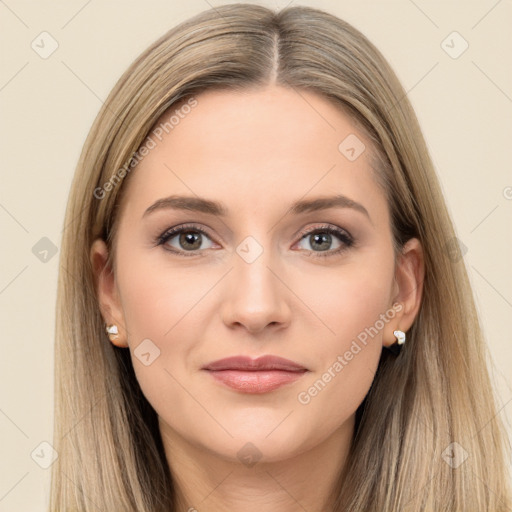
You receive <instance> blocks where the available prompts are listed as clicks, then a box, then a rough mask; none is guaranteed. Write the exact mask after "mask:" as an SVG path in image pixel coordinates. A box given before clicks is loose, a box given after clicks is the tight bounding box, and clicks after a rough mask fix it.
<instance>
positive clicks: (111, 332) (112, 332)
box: [105, 324, 119, 341]
mask: <svg viewBox="0 0 512 512" xmlns="http://www.w3.org/2000/svg"><path fill="white" fill-rule="evenodd" d="M105 331H106V332H107V334H108V339H109V340H110V341H115V340H117V339H118V338H119V330H118V329H117V325H115V324H113V325H107V326H106V327H105Z"/></svg>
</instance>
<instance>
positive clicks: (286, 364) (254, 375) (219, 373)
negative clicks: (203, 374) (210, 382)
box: [202, 356, 309, 393]
mask: <svg viewBox="0 0 512 512" xmlns="http://www.w3.org/2000/svg"><path fill="white" fill-rule="evenodd" d="M202 370H205V371H207V372H208V373H209V374H210V375H211V376H212V377H213V378H214V379H215V380H216V381H218V382H220V383H221V384H223V385H225V386H228V387H230V388H232V389H235V390H236V391H240V392H242V393H267V392H270V391H273V390H275V389H278V388H280V387H282V386H284V385H286V384H291V383H292V382H295V381H296V380H298V379H300V378H301V377H302V376H303V375H304V374H305V373H307V372H308V371H309V370H308V369H307V368H305V367H304V366H302V365H300V364H298V363H295V362H294V361H290V360H289V359H284V358H282V357H277V356H262V357H259V358H257V359H251V358H250V357H246V356H235V357H228V358H226V359H220V360H218V361H214V362H212V363H209V364H207V365H206V366H204V367H203V368H202Z"/></svg>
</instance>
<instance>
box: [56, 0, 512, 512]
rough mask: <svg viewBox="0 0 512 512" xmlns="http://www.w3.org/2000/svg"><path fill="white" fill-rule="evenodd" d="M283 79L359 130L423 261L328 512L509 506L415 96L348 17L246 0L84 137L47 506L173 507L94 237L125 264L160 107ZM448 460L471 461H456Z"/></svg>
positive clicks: (492, 411) (73, 197) (487, 392)
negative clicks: (400, 341) (104, 301)
mask: <svg viewBox="0 0 512 512" xmlns="http://www.w3.org/2000/svg"><path fill="white" fill-rule="evenodd" d="M273 81H275V82H276V83H277V84H279V85H282V86H284V87H292V88H294V89H295V90H297V91H298V92H300V90H301V89H302V90H306V89H307V90H310V91H313V92H317V93H319V94H321V95H323V96H325V97H327V98H329V99H330V100H331V101H332V102H333V103H335V104H336V105H339V106H340V107H341V108H343V109H345V111H346V112H348V113H349V115H350V116H351V117H352V119H353V120H354V122H357V123H358V125H359V126H361V127H362V129H363V130H364V131H365V133H366V135H367V136H368V137H369V138H370V140H371V141H372V145H373V150H374V154H375V155H377V170H378V176H379V178H380V179H381V181H382V183H383V186H384V188H385V191H386V194H387V198H388V203H389V208H390V211H391V218H392V231H393V237H394V242H395V245H396V247H397V248H400V247H401V246H402V244H403V243H404V242H405V241H407V240H408V239H409V238H410V237H412V236H416V237H418V238H419V240H420V241H421V243H422V245H423V249H424V255H425V269H426V275H425V280H424V292H423V299H422V305H421V308H420V311H419V314H418V317H417V319H416V320H415V322H414V325H413V327H412V328H411V330H410V331H409V333H408V340H407V344H406V346H405V348H404V349H403V350H402V352H401V353H400V354H399V355H398V356H395V355H394V354H391V353H390V352H389V351H386V350H384V351H383V354H382V357H381V361H380V364H379V367H378V370H377V373H376V376H375V379H374V382H373V384H372V387H371V389H370V392H369V393H368V395H367V397H366V398H365V400H364V401H363V403H362V404H361V406H360V407H359V409H358V411H357V421H356V430H355V434H354V438H353V442H352V445H351V451H350V454H349V458H348V461H347V464H346V467H345V468H344V471H343V473H342V474H340V477H339V484H338V486H337V488H336V489H335V491H334V492H335V494H334V497H335V502H336V506H335V511H336V512H341V511H345V512H347V511H361V512H363V511H364V512H368V511H374V510H375V511H379V512H396V511H405V510H410V511H420V510H422V511H423V510H424V511H435V512H441V511H447V512H448V511H449V512H456V511H478V512H485V511H487V512H498V511H501V510H510V509H509V508H507V507H510V506H511V503H510V495H509V489H508V484H507V476H506V469H505V468H506V466H505V453H506V450H507V449H508V448H509V446H508V445H507V437H506V435H505V432H504V430H503V427H502V425H501V423H500V421H499V418H498V415H497V407H496V403H495V399H494V396H493V392H492V387H491V383H490V379H489V374H488V370H487V366H486V365H487V363H486V356H487V353H486V349H485V345H484V341H483V339H482V334H481V328H480V325H479V321H478V317H477V312H476V309H475V305H474V300H473V296H472V292H471V289H470V285H469V281H468V276H467V273H466V268H465V264H464V260H463V259H462V258H461V255H460V254H459V253H458V246H457V244H456V243H454V241H456V239H455V234H454V229H453V226H452V223H451V220H450V218H449V215H448V213H447V209H446V206H445V203H444V199H443V197H442V194H441V191H440V187H439V184H438V181H437V178H436V175H435V172H434V169H433V164H432V162H431V159H430V156H429V154H428V151H427V148H426V145H425V142H424V139H423V136H422V134H421V131H420V127H419V125H418V122H417V119H416V116H415V114H414V112H413V110H412V107H411V105H410V103H409V101H408V99H407V97H406V93H405V91H404V90H403V88H402V86H401V85H400V83H399V81H398V79H397V77H396V76H395V74H394V72H393V71H392V69H391V68H390V66H389V64H388V63H387V62H386V60H385V59H384V57H383V56H382V55H381V54H380V52H379V51H378V50H377V49H376V48H375V47H374V46H373V45H372V44H371V43H370V42H369V41H368V40H367V39H366V37H365V36H364V35H362V34H361V33H360V32H359V31H358V30H356V29H355V28H354V27H352V26H351V25H349V24H348V23H346V22H344V21H342V20H340V19H338V18H337V17H335V16H333V15H331V14H328V13H326V12H324V11H321V10H317V9H313V8H310V7H289V8H286V9H284V10H282V11H280V12H273V11H271V10H269V9H267V8H264V7H261V6H256V5H250V4H234V5H225V6H220V7H216V8H214V9H211V10H208V11H205V12H203V13H201V14H199V15H197V16H195V17H193V18H191V19H189V20H188V21H186V22H184V23H182V24H180V25H179V26H177V27H175V28H173V29H172V30H170V31H169V32H167V33H166V34H165V35H163V36H162V37H161V38H160V39H158V40H157V41H156V42H155V43H154V44H152V45H151V46H150V47H149V48H148V49H147V50H146V51H144V52H143V53H142V54H141V55H140V56H139V57H138V58H137V59H136V60H135V62H134V63H133V64H132V65H131V66H130V68H129V69H128V70H127V71H126V72H125V73H124V75H123V76H122V77H121V79H120V80H119V81H118V83H117V84H116V85H115V87H114V89H113V90H112V92H111V93H110V95H109V97H108V99H107V100H106V101H105V103H104V105H103V107H102V108H101V111H100V112H99V114H98V116H97V118H96V120H95V122H94V125H93V127H92V129H91V131H90V133H89V136H88V138H87V140H86V142H85V145H84V148H83V151H82V154H81V157H80V160H79V163H78V167H77V169H76V173H75V177H74V181H73V184H72V189H71V192H70V196H69V201H68V206H67V211H66V218H65V229H64V233H63V240H62V247H61V257H60V269H59V283H58V303H57V321H56V346H55V371H56V374H55V377H56V383H55V427H54V447H55V449H56V450H57V452H58V454H59V457H58V459H57V461H56V462H55V463H54V465H53V467H52V487H51V498H50V510H51V511H63V510H80V511H84V512H85V511H93V510H94V511H96V510H98V509H99V510H105V511H121V510H122V511H124V512H128V511H138V512H154V511H159V510H166V511H170V510H175V488H174V484H173V479H172V477H171V474H170V472H169V468H168V465H167V462H166V459H165V456H164V450H163V446H162V440H161V437H160V433H159V429H158V423H157V416H156V412H155V411H154V410H153V409H152V407H151V406H150V405H149V403H148V402H147V400H146V399H145V397H144V395H143V394H142V392H141V390H140V387H139V385H138V382H137V379H136V378H135V375H134V371H133V367H132V364H131V359H130V354H129V353H128V351H126V350H125V349H120V348H118V347H115V346H114V345H113V344H112V343H110V342H109V340H108V338H107V337H106V334H105V331H104V322H103V318H102V316H101V314H100V309H99V305H98V300H97V296H96V292H95V285H94V279H93V272H92V267H91V263H90V260H89V251H90V247H91V244H92V242H93V241H94V239H96V238H97V237H102V238H103V239H104V240H106V241H107V244H108V245H109V248H110V254H111V257H112V258H113V261H112V263H114V264H115V258H114V257H113V256H112V255H113V254H114V253H113V248H114V244H113V241H114V235H115V233H116V229H117V224H116V223H117V220H118V218H119V215H118V211H119V204H120V199H121V197H122V191H123V190H124V181H126V180H127V179H129V176H130V171H131V169H132V168H133V163H134V160H133V159H134V155H136V151H137V149H138V148H139V147H140V145H141V144H142V143H143V142H144V140H145V139H146V137H147V135H148V133H149V132H150V130H151V129H152V127H153V126H154V124H155V122H156V121H157V119H158V118H159V117H160V116H161V115H162V114H163V113H164V112H165V111H167V110H168V109H169V108H170V107H171V106H172V107H174V106H176V105H177V104H178V103H179V102H182V101H185V100H186V99H187V98H191V97H193V96H196V95H198V94H199V93H200V92H201V91H204V90H207V89H212V88H224V89H230V88H237V89H242V88H245V87H258V86H264V85H267V84H268V83H272V82H273ZM108 183H110V185H107V186H106V185H105V184H108ZM447 244H448V245H447ZM452 443H457V444H452ZM454 454H457V457H459V459H460V460H462V459H464V458H465V457H466V456H467V459H466V460H464V462H463V463H461V464H452V463H451V461H452V460H453V457H454ZM459 462H460V461H459Z"/></svg>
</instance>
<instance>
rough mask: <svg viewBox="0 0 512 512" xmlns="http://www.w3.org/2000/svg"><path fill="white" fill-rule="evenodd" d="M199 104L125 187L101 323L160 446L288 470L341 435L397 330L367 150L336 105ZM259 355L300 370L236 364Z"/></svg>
mask: <svg viewBox="0 0 512 512" xmlns="http://www.w3.org/2000/svg"><path fill="white" fill-rule="evenodd" d="M196 100H197V103H196V104H194V106H192V107H191V108H185V109H183V108H182V109H181V110H180V111H179V112H178V113H176V115H175V117H174V118H173V120H171V121H169V118H170V116H171V115H172V114H173V113H174V110H175V109H172V112H170V113H168V114H167V115H165V116H163V117H162V119H161V122H162V123H165V122H168V124H167V125H164V124H162V125H160V129H159V128H158V127H157V128H156V131H154V132H153V133H152V134H151V136H150V137H151V142H150V139H148V141H147V142H148V144H146V146H147V148H148V150H147V152H146V151H145V152H144V153H145V156H143V158H142V160H141V162H140V163H139V164H138V166H137V167H136V168H135V170H133V171H132V175H131V176H130V180H129V182H128V183H127V184H126V186H127V190H125V191H124V192H125V196H124V198H123V208H122V211H121V217H120V223H119V231H118V233H117V239H116V243H117V246H116V251H117V253H116V258H117V259H116V268H115V282H114V281H111V282H110V284H109V281H108V279H109V278H108V277H104V278H103V281H101V283H102V284H100V299H101V302H102V304H103V305H104V312H105V315H104V316H105V318H106V319H107V320H109V321H110V322H112V323H117V324H118V325H119V326H120V339H119V341H118V342H117V343H116V344H118V345H120V346H129V349H130V352H131V355H132V360H133V366H134V369H135V372H136V376H137V379H138V381H139V383H140V386H141V388H142V391H143V393H144V394H145V396H146V397H147V399H148V401H149V402H150V403H151V405H152V406H153V408H154V409H155V411H156V412H157V414H158V416H159V422H160V427H161V432H162V435H163V438H164V440H165V439H166V440H169V441H171V440H172V442H179V441H181V442H183V443H184V444H186V445H187V446H190V447H193V448H195V449H205V450H207V451H208V452H209V453H212V454H216V455H220V456H221V457H223V458H225V459H232V460H235V459H236V458H240V457H241V456H242V455H244V454H245V455H246V454H247V453H246V452H247V451H249V452H250V453H249V456H253V458H254V457H263V458H264V460H267V461H276V460H283V459H285V458H288V457H291V456H293V455H296V454H299V453H302V452H304V451H306V450H309V449H311V448H313V447H315V446H317V445H320V444H321V443H325V442H327V441H328V440H330V439H335V438H336V437H339V436H345V437H346V436H347V435H348V433H349V432H351V431H352V429H353V421H354V414H355V411H356V409H357V407H358V406H359V405H360V404H361V402H362V400H363V399H364V397H365V395H366V394H367V392H368V390H369V387H370V385H371V383H372V380H373V378H374V374H375V371H376V368H377V364H378V361H379V357H380V354H381V350H382V346H383V345H390V344H391V343H393V342H394V341H395V338H394V336H393V330H394V329H399V328H401V329H402V330H406V328H407V327H408V325H404V322H406V323H407V322H409V320H408V319H407V318H406V317H404V312H405V313H406V314H408V311H407V310H408V309H409V310H410V308H404V307H403V305H404V304H406V300H407V299H406V298H404V300H402V298H401V297H402V295H403V294H404V291H403V290H402V291H401V283H402V282H405V281H406V280H407V278H404V277H400V276H398V277H397V274H396V272H397V271H396V269H395V258H394V252H393V245H392V237H391V229H390V217H389V208H388V205H387V203H386V199H385V196H384V193H383V191H382V190H381V188H380V187H379V185H378V184H377V183H376V181H375V179H374V176H373V174H372V170H371V168H370V165H369V151H370V147H369V142H368V141H367V140H366V139H365V137H364V136H363V134H362V133H361V132H360V131H358V130H357V129H356V127H355V126H354V124H353V123H352V122H351V120H350V119H349V118H348V117H347V116H346V115H344V114H343V113H341V112H340V110H339V109H337V108H336V107H335V106H333V105H332V104H331V103H330V102H329V101H328V100H326V99H325V98H323V97H321V96H318V95H316V94H314V93H311V92H305V91H301V92H300V94H299V93H298V92H295V91H294V90H291V89H285V88H281V87H277V86H269V87H267V88H265V89H257V90H247V91H244V92H232V91H208V92H206V93H202V94H200V95H198V96H197V97H196ZM164 126H166V128H164ZM167 132H168V133H167ZM335 196H337V199H336V200H335V199H334V198H335ZM168 198H172V199H168ZM294 205H295V206H294ZM171 229H176V230H177V229H182V230H183V231H182V232H181V234H180V232H178V231H176V232H174V233H169V230H171ZM98 248H99V245H97V246H94V247H93V253H94V252H95V250H96V249H98ZM99 252H100V251H99V250H98V253H99ZM404 272H405V273H406V271H404ZM397 302H399V303H400V304H399V305H396V303H397ZM394 304H395V306H394ZM409 323H410V322H409ZM262 356H275V357H279V358H284V359H286V360H289V361H291V362H293V363H295V367H291V366H286V364H285V365H284V366H279V365H278V366H276V365H275V364H274V365H273V364H272V361H271V360H266V361H265V360H262V361H261V363H262V366H260V367H258V366H253V367H251V368H247V367H245V369H244V368H243V363H244V361H245V364H246V365H247V364H250V360H254V359H257V358H260V357H262ZM232 357H240V358H246V359H240V360H238V361H231V362H229V361H228V362H226V363H224V364H223V363H219V364H218V365H217V366H215V365H212V363H214V362H216V361H219V360H222V359H225V358H232ZM248 361H249V362H248ZM274 363H275V361H274ZM241 365H242V366H241ZM207 367H209V368H210V369H206V368H207ZM214 368H217V369H216V370H214ZM247 443H252V444H251V445H247ZM243 447H244V448H243ZM242 448H243V449H242ZM241 449H242V451H240V450H241ZM244 450H245V451H244ZM251 451H252V452H251ZM240 460H241V459H240Z"/></svg>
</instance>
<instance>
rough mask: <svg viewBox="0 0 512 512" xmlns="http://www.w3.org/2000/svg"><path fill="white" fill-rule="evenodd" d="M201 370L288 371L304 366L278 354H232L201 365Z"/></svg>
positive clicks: (303, 369) (302, 369)
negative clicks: (251, 355)
mask: <svg viewBox="0 0 512 512" xmlns="http://www.w3.org/2000/svg"><path fill="white" fill-rule="evenodd" d="M203 370H214V371H220V370H245V371H264V370H267V371H268V370H284V371H289V372H298V371H305V370H306V368H304V366H302V365H300V364H298V363H295V362H293V361H290V360H289V359H284V358H282V357H278V356H272V355H267V356H261V357H258V358H256V359H252V358H250V357H247V356H234V357H226V358H225V359H219V360H218V361H213V362H212V363H208V364H207V365H205V366H203Z"/></svg>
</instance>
